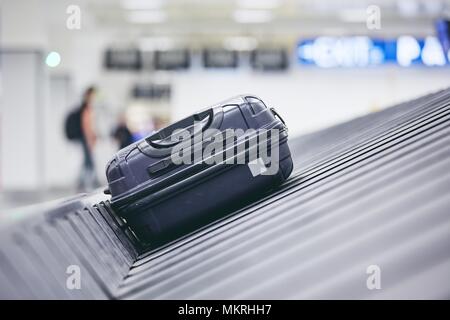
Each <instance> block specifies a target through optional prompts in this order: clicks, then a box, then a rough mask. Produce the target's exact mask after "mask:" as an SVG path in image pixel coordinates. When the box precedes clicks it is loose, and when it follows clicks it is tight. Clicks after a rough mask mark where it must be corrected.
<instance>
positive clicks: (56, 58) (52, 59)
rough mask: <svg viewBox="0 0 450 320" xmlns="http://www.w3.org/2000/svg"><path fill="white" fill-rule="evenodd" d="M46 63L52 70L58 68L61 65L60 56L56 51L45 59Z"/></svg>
mask: <svg viewBox="0 0 450 320" xmlns="http://www.w3.org/2000/svg"><path fill="white" fill-rule="evenodd" d="M45 63H46V64H47V65H48V66H49V67H51V68H54V67H57V66H58V65H59V64H60V63H61V56H60V54H59V53H58V52H56V51H52V52H50V53H49V54H48V55H47V58H45Z"/></svg>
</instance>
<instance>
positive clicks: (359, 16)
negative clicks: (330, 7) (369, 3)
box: [338, 9, 367, 23]
mask: <svg viewBox="0 0 450 320" xmlns="http://www.w3.org/2000/svg"><path fill="white" fill-rule="evenodd" d="M338 15H339V18H340V19H341V20H342V21H344V22H354V23H360V22H366V20H367V13H366V10H364V9H342V10H340V11H339V12H338Z"/></svg>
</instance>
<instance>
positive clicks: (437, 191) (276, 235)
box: [0, 90, 450, 299]
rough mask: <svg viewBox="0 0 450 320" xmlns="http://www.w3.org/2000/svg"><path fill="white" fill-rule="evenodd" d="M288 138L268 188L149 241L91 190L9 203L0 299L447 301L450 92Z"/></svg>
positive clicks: (0, 243) (0, 245)
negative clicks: (171, 236) (286, 173)
mask: <svg viewBox="0 0 450 320" xmlns="http://www.w3.org/2000/svg"><path fill="white" fill-rule="evenodd" d="M289 144H290V148H291V151H292V155H293V160H294V172H293V174H292V175H291V178H290V179H288V181H287V182H286V183H284V184H283V185H282V186H281V187H280V188H279V189H278V190H276V191H275V192H274V193H271V194H267V195H264V197H262V199H260V200H259V201H257V202H256V203H253V204H252V205H250V206H247V207H245V208H241V209H240V210H238V211H236V212H233V213H230V214H229V215H227V216H225V217H224V218H222V219H221V220H219V221H217V222H215V223H213V224H211V225H207V226H205V227H204V228H203V229H201V230H198V231H197V232H195V233H192V234H189V235H187V236H185V237H183V238H181V239H177V240H176V241H174V242H172V243H169V244H166V245H164V246H163V247H160V248H156V249H145V248H142V247H140V246H139V244H138V243H137V242H136V241H135V240H134V237H133V236H132V234H131V233H130V232H129V230H128V229H127V228H126V226H125V225H124V224H123V222H122V220H120V219H119V218H118V217H117V216H116V215H115V213H114V211H113V210H111V208H110V206H109V202H108V196H107V195H104V194H103V193H102V192H101V191H98V192H96V193H93V194H89V195H87V194H86V195H77V196H74V197H72V198H70V199H66V200H64V201H57V202H51V203H48V204H44V205H39V206H34V207H32V208H29V209H26V210H25V209H24V210H15V213H14V214H10V215H9V216H6V217H3V218H2V221H1V222H2V223H1V225H0V228H1V231H0V298H4V299H5V298H6V299H15V298H27V299H301V298H306V299H346V298H350V299H408V298H414V299H417V298H426V299H428V298H437V299H448V298H450V283H449V281H448V279H449V278H450V90H443V91H440V92H437V93H433V94H430V95H427V96H424V97H421V98H419V99H416V100H413V101H409V102H406V103H402V104H399V105H396V106H393V107H391V108H388V109H385V110H383V111H380V112H377V113H372V114H370V115H367V116H364V117H360V118H357V119H354V120H352V121H349V122H346V123H342V124H339V125H336V126H333V127H330V128H328V129H325V130H321V131H318V132H315V133H312V134H308V135H304V136H300V137H297V138H290V141H289ZM73 266H75V267H76V268H78V272H79V276H80V286H79V288H73V287H71V286H70V285H69V284H68V279H69V278H70V277H71V275H72V274H71V270H73ZM373 266H376V267H377V268H378V270H379V271H380V273H379V276H380V277H379V284H380V287H379V289H373V288H369V286H368V283H367V281H368V278H369V277H370V270H371V269H370V268H371V267H373ZM71 268H72V269H71Z"/></svg>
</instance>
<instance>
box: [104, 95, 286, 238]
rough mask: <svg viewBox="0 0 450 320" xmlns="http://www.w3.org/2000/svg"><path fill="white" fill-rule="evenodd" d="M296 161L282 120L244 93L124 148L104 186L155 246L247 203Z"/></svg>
mask: <svg viewBox="0 0 450 320" xmlns="http://www.w3.org/2000/svg"><path fill="white" fill-rule="evenodd" d="M265 149H266V150H265ZM292 169H293V164H292V159H291V154H290V151H289V147H288V144H287V127H286V126H285V124H284V121H283V120H282V119H281V117H280V116H279V115H278V114H277V113H276V111H275V110H274V109H273V108H271V109H269V108H267V107H266V105H265V104H264V102H263V101H262V100H261V99H259V98H257V97H255V96H248V95H247V96H246V95H242V96H238V97H235V98H232V99H229V100H227V101H225V102H222V103H220V104H218V105H215V106H213V107H210V108H206V109H204V110H203V111H200V112H198V113H196V114H194V115H192V116H190V117H187V118H185V119H183V120H180V121H178V122H176V123H174V124H172V125H170V126H168V127H166V128H163V129H161V130H159V131H157V132H156V133H154V134H152V135H150V136H149V137H147V138H145V139H142V140H140V141H138V142H135V143H134V144H132V145H130V146H128V147H126V148H124V149H122V150H120V151H119V152H118V153H117V154H116V155H115V156H114V158H113V159H112V160H110V162H109V163H108V164H107V167H106V176H107V179H108V185H109V189H108V190H107V192H108V193H110V194H111V196H112V198H111V206H112V207H113V209H115V211H116V212H117V214H118V215H119V216H121V217H122V218H123V219H124V220H125V221H126V224H127V225H128V226H129V227H130V229H131V230H132V231H133V233H134V234H135V235H136V236H137V238H138V239H139V240H140V241H141V242H142V243H143V244H149V245H153V246H156V245H159V244H162V243H164V242H167V241H169V240H173V239H175V238H177V237H180V236H182V235H184V234H186V233H189V232H191V231H194V230H195V229H198V228H199V227H201V226H204V225H205V224H207V223H210V222H212V221H214V220H216V219H218V218H220V217H222V216H223V215H224V214H226V213H228V212H231V211H232V210H236V209H238V208H240V207H243V206H245V205H246V204H248V203H249V202H251V201H253V200H254V199H256V198H258V197H260V196H262V195H264V194H265V193H267V192H269V191H270V190H272V189H274V188H276V187H277V186H278V185H280V184H281V183H282V182H283V181H285V180H286V179H287V178H288V177H289V175H290V174H291V172H292Z"/></svg>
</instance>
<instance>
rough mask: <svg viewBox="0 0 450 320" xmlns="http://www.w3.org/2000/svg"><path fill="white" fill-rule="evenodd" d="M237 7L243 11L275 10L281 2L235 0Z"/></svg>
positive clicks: (279, 0)
mask: <svg viewBox="0 0 450 320" xmlns="http://www.w3.org/2000/svg"><path fill="white" fill-rule="evenodd" d="M236 2H237V6H238V7H240V8H244V9H275V8H277V7H279V6H280V4H281V0H237V1H236Z"/></svg>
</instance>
